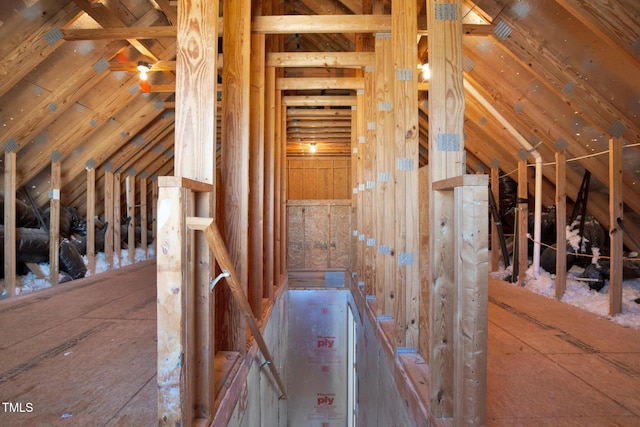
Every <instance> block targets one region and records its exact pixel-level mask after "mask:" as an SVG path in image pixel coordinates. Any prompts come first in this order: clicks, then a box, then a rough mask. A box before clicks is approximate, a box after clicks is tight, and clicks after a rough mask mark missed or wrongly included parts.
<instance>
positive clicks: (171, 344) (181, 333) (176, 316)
mask: <svg viewBox="0 0 640 427" xmlns="http://www.w3.org/2000/svg"><path fill="white" fill-rule="evenodd" d="M186 198H187V190H185V189H183V188H180V187H161V188H160V189H159V194H158V215H159V217H160V223H159V224H158V240H159V243H158V247H159V248H163V250H161V251H158V254H157V270H158V278H159V280H158V423H159V425H160V426H176V425H191V420H192V418H193V415H192V411H193V408H192V403H193V402H192V400H191V390H190V388H189V383H188V382H187V378H186V373H187V369H188V368H189V366H187V364H186V363H185V362H186V361H185V356H186V352H187V336H186V335H187V330H186V326H187V325H186V321H185V320H184V319H185V317H186V313H185V311H186V309H187V308H186V302H187V292H188V287H189V283H190V274H188V272H187V271H186V269H185V268H183V265H184V264H185V263H186V262H187V260H188V247H187V245H186V244H185V239H186V237H187V236H186V232H187V230H186V222H185V216H184V211H183V209H184V204H185V202H186ZM187 421H188V422H187Z"/></svg>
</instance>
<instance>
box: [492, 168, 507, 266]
mask: <svg viewBox="0 0 640 427" xmlns="http://www.w3.org/2000/svg"><path fill="white" fill-rule="evenodd" d="M490 175H491V178H490V182H491V189H490V191H491V192H492V193H493V200H495V202H496V211H498V212H500V169H499V167H498V165H496V166H495V167H493V166H492V167H491V172H490ZM499 220H500V219H499V218H494V220H493V221H491V262H490V264H489V267H490V270H491V271H498V268H499V267H500V253H501V252H502V250H501V249H500V236H498V227H497V226H496V221H499ZM504 256H507V254H504Z"/></svg>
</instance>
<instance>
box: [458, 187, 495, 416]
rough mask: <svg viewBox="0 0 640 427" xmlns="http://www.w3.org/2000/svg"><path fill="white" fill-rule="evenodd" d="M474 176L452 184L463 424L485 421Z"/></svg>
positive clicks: (481, 235) (482, 261) (484, 331)
mask: <svg viewBox="0 0 640 427" xmlns="http://www.w3.org/2000/svg"><path fill="white" fill-rule="evenodd" d="M476 177H477V178H478V180H477V181H478V182H477V183H475V182H473V183H472V184H471V185H463V186H459V187H456V188H455V190H454V198H455V202H454V203H455V206H456V211H455V225H454V230H455V233H456V234H457V236H456V238H455V258H456V259H459V260H460V262H459V263H457V268H456V272H455V276H456V279H455V280H456V283H457V301H456V302H457V304H456V306H457V307H456V315H455V316H454V326H455V330H456V332H455V334H454V336H455V343H454V352H455V368H454V383H455V385H456V387H455V400H454V402H455V404H454V415H453V419H454V425H461V426H484V425H486V423H487V419H486V418H487V413H486V411H487V408H486V404H487V342H488V327H489V325H488V282H489V278H488V274H489V272H488V261H489V248H488V237H489V236H488V212H489V203H488V192H487V184H488V182H487V181H488V180H487V178H488V177H487V176H486V175H476ZM469 181H471V180H469Z"/></svg>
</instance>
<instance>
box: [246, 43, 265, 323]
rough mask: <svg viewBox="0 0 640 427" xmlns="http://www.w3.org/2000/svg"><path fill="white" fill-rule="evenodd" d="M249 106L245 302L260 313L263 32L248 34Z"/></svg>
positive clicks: (259, 314) (262, 182) (263, 149)
mask: <svg viewBox="0 0 640 427" xmlns="http://www.w3.org/2000/svg"><path fill="white" fill-rule="evenodd" d="M250 82H251V84H250V89H249V90H250V95H249V96H250V107H249V117H250V119H249V123H250V129H249V152H250V153H251V155H250V156H249V219H248V221H249V224H248V225H249V272H248V276H249V277H248V292H247V296H248V298H249V304H250V305H251V308H252V309H253V313H254V314H255V315H256V316H261V315H262V297H263V289H264V283H263V280H264V274H263V272H264V258H263V253H264V227H263V215H264V172H265V171H264V158H265V144H264V141H265V133H264V129H265V97H264V95H265V35H264V34H252V35H251V70H250Z"/></svg>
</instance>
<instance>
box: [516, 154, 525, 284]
mask: <svg viewBox="0 0 640 427" xmlns="http://www.w3.org/2000/svg"><path fill="white" fill-rule="evenodd" d="M516 206H517V209H516V210H517V214H516V215H517V230H516V237H515V238H516V239H518V259H517V260H514V261H513V262H514V263H516V262H517V263H518V278H517V279H518V284H519V285H520V286H524V285H525V280H526V278H527V268H528V267H529V255H528V251H529V245H528V241H527V233H528V230H529V185H528V174H527V161H526V160H520V161H519V162H518V201H517V203H516ZM514 279H515V277H514Z"/></svg>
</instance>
